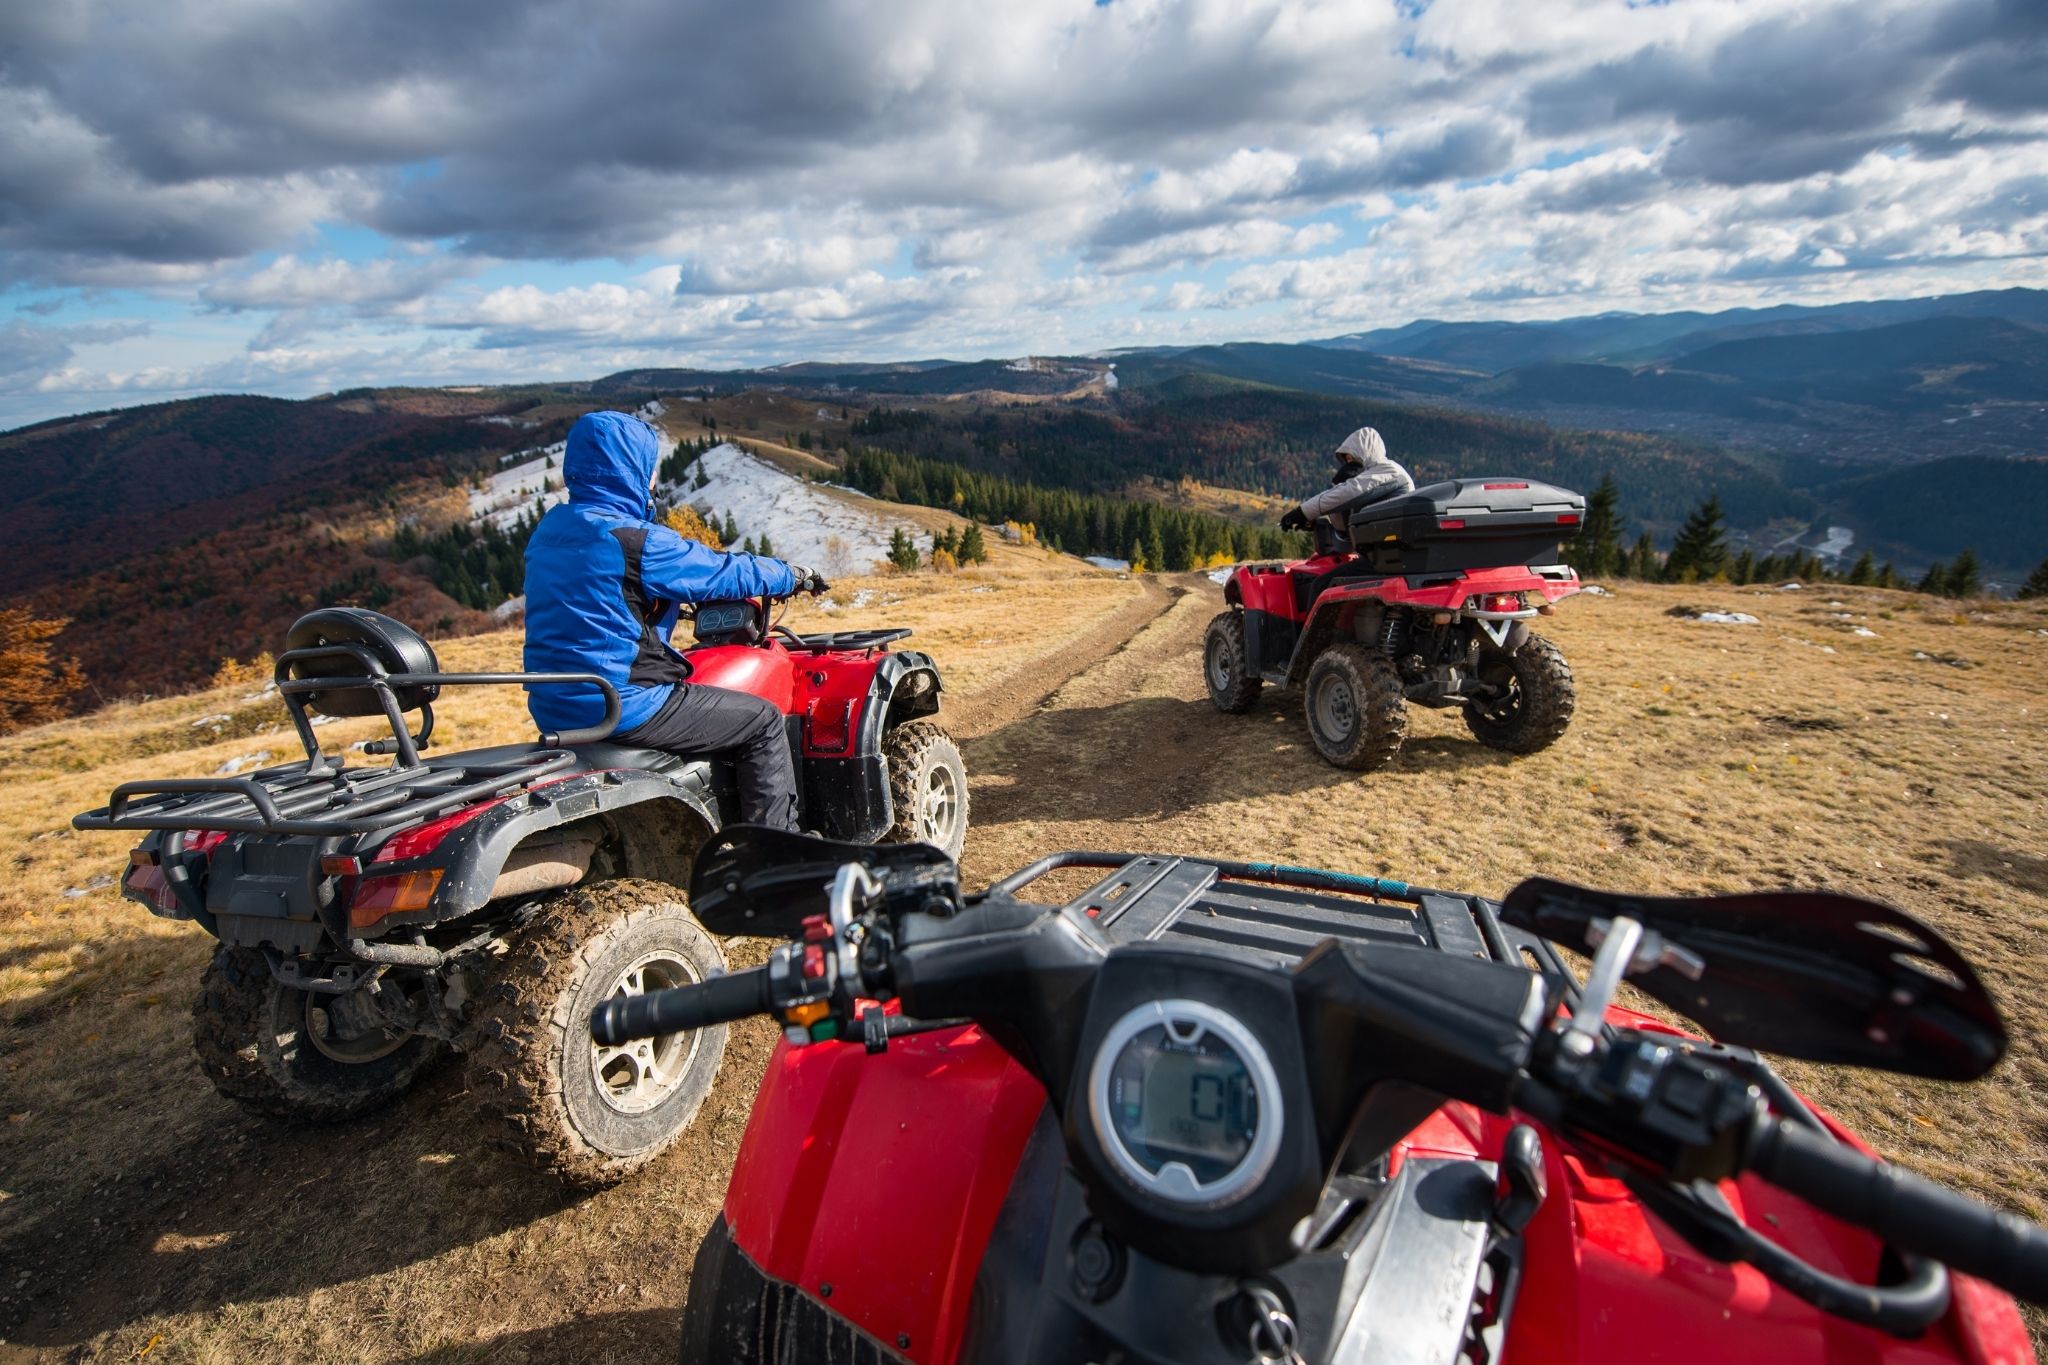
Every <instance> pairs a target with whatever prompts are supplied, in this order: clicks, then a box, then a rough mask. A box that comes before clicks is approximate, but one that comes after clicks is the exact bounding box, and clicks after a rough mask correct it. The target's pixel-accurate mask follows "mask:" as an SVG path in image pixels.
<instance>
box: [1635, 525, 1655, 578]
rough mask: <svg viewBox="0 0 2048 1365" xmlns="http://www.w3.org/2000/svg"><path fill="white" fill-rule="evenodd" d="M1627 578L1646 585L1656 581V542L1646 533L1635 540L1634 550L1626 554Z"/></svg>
mask: <svg viewBox="0 0 2048 1365" xmlns="http://www.w3.org/2000/svg"><path fill="white" fill-rule="evenodd" d="M1628 576H1629V577H1630V578H1639V579H1641V580H1643V581H1644V582H1646V583H1651V582H1655V581H1656V579H1657V576H1658V575H1657V542H1656V541H1654V540H1652V539H1651V538H1650V533H1649V532H1648V531H1645V532H1643V533H1642V535H1641V536H1639V537H1637V538H1636V543H1635V548H1634V549H1632V550H1630V551H1629V552H1628Z"/></svg>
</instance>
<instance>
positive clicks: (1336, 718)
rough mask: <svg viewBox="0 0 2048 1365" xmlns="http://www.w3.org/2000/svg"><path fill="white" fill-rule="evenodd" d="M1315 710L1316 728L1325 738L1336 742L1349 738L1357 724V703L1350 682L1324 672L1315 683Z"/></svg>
mask: <svg viewBox="0 0 2048 1365" xmlns="http://www.w3.org/2000/svg"><path fill="white" fill-rule="evenodd" d="M1315 712H1316V729H1318V730H1320V731H1322V733H1323V735H1324V736H1325V737H1326V738H1328V739H1331V740H1334V741H1336V742H1338V743H1342V742H1343V741H1345V740H1347V739H1350V738H1351V732H1352V730H1354V729H1356V728H1357V726H1358V703H1357V702H1356V700H1355V699H1354V698H1353V697H1352V695H1351V684H1350V683H1348V682H1346V681H1345V680H1344V679H1343V678H1341V677H1339V676H1337V675H1336V674H1334V673H1331V674H1326V675H1325V676H1324V678H1323V680H1322V681H1321V682H1319V683H1317V684H1316V698H1315Z"/></svg>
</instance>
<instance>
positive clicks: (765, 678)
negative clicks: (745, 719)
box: [685, 645, 795, 715]
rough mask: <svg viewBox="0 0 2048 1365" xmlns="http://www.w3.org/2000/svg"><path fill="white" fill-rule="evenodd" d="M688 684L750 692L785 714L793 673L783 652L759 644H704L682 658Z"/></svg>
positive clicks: (787, 654) (788, 706) (786, 712)
mask: <svg viewBox="0 0 2048 1365" xmlns="http://www.w3.org/2000/svg"><path fill="white" fill-rule="evenodd" d="M685 657H686V658H688V659H689V661H690V681H691V682H693V683H701V684H703V685H705V686H707V687H729V688H731V689H732V690H733V691H735V692H751V693H752V694H753V695H755V696H757V697H759V698H761V699H762V700H763V701H766V702H770V703H773V705H774V706H775V708H776V709H777V710H778V711H781V712H782V713H783V714H784V715H788V714H789V712H790V707H791V700H792V695H793V682H792V679H793V676H794V673H795V668H794V665H793V664H792V662H791V660H790V657H789V653H788V651H786V650H783V649H778V648H775V647H774V646H772V645H771V646H769V647H768V648H765V649H764V648H762V647H761V646H759V645H704V646H702V647H701V648H698V649H693V650H691V651H690V652H689V654H688V655H686V656H685Z"/></svg>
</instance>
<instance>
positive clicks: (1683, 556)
mask: <svg viewBox="0 0 2048 1365" xmlns="http://www.w3.org/2000/svg"><path fill="white" fill-rule="evenodd" d="M1723 521H1724V517H1723V515H1722V512H1721V499H1720V497H1719V496H1718V495H1715V496H1710V497H1708V499H1707V500H1706V501H1705V502H1703V503H1701V504H1700V505H1699V506H1698V507H1695V508H1694V509H1693V510H1692V514H1691V515H1690V516H1688V517H1686V519H1685V525H1684V526H1682V527H1680V528H1679V531H1678V539H1676V540H1674V541H1672V542H1671V554H1670V556H1669V557H1668V558H1666V559H1665V561H1664V577H1665V578H1666V579H1668V580H1670V581H1671V582H1673V583H1703V582H1705V581H1706V580H1708V579H1710V578H1713V577H1715V576H1716V575H1718V574H1721V573H1725V572H1726V571H1727V568H1728V536H1727V531H1726V529H1725V528H1724V526H1723V525H1722V523H1723Z"/></svg>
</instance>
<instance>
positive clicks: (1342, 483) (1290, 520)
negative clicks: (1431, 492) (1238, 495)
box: [1280, 427, 1415, 554]
mask: <svg viewBox="0 0 2048 1365" xmlns="http://www.w3.org/2000/svg"><path fill="white" fill-rule="evenodd" d="M1331 458H1332V459H1333V460H1334V461H1335V463H1336V473H1335V475H1334V477H1333V478H1332V479H1331V480H1330V486H1329V487H1328V488H1326V489H1324V490H1323V491H1322V492H1320V493H1317V494H1315V495H1314V496H1313V497H1309V498H1305V499H1303V500H1302V502H1301V505H1300V506H1298V507H1296V508H1294V509H1293V510H1292V511H1290V512H1288V513H1287V515H1286V516H1284V517H1282V518H1281V519H1280V527H1281V529H1282V530H1287V531H1301V530H1307V529H1309V528H1310V527H1314V528H1315V533H1316V552H1317V553H1318V554H1343V553H1346V552H1348V551H1349V550H1350V549H1351V536H1350V532H1349V530H1348V528H1347V525H1346V522H1347V521H1348V519H1349V517H1350V516H1351V514H1352V513H1353V512H1356V511H1357V510H1358V509H1359V508H1361V507H1364V506H1366V505H1367V504H1369V503H1374V502H1378V501H1379V500H1380V499H1382V498H1391V497H1396V496H1398V495H1400V494H1402V493H1407V492H1410V491H1412V490H1413V489H1414V487H1415V480H1414V479H1412V478H1410V477H1409V475H1408V471H1407V470H1406V469H1403V468H1402V467H1401V466H1400V465H1398V464H1396V463H1394V461H1393V460H1392V459H1390V458H1388V456H1387V443H1386V442H1385V441H1384V440H1382V439H1380V434H1379V433H1378V432H1377V431H1375V430H1373V429H1372V428H1371V427H1360V428H1359V429H1358V430H1356V431H1354V432H1352V433H1351V434H1350V435H1349V436H1346V437H1345V438H1344V439H1343V440H1342V441H1340V442H1339V443H1338V445H1337V448H1336V450H1334V451H1332V452H1331Z"/></svg>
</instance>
